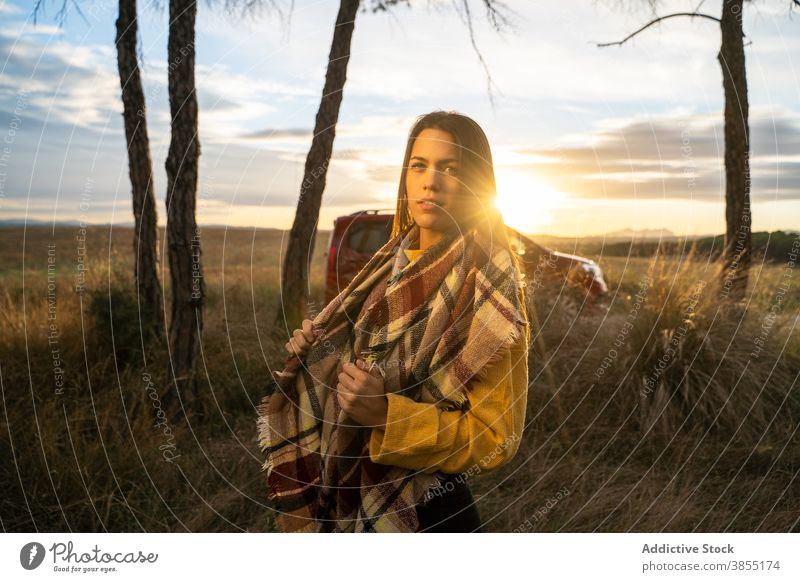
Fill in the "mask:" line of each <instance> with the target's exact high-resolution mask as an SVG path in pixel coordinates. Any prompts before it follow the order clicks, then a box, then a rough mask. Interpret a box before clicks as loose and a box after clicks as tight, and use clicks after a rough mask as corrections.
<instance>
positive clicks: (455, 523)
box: [417, 475, 483, 533]
mask: <svg viewBox="0 0 800 582" xmlns="http://www.w3.org/2000/svg"><path fill="white" fill-rule="evenodd" d="M417 518H418V519H419V532H420V533H469V532H482V531H483V526H482V523H481V517H480V514H479V513H478V507H477V506H476V505H475V499H474V498H473V497H472V492H471V491H470V489H469V485H468V484H467V482H466V479H465V478H464V477H463V475H450V476H448V478H447V479H446V480H445V481H444V482H443V483H442V484H441V485H440V486H439V487H438V488H437V489H434V490H432V491H431V494H430V495H429V497H428V499H427V500H426V501H425V502H424V503H421V504H419V505H417Z"/></svg>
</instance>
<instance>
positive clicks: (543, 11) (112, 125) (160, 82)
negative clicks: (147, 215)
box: [0, 0, 800, 236]
mask: <svg viewBox="0 0 800 582" xmlns="http://www.w3.org/2000/svg"><path fill="white" fill-rule="evenodd" d="M79 2H80V6H81V7H82V12H83V17H82V16H81V15H80V14H78V12H77V11H75V10H74V8H72V9H70V10H69V12H68V15H67V19H66V22H65V23H64V25H63V27H62V26H59V22H58V20H57V18H56V16H57V12H58V9H59V8H60V3H61V0H55V1H54V0H45V2H44V12H43V13H40V14H39V15H38V16H37V22H36V24H35V25H34V22H33V15H32V8H31V5H32V4H33V3H28V2H23V1H20V0H15V1H10V0H0V103H1V104H2V106H1V107H0V111H1V112H2V114H1V115H0V140H2V143H1V144H0V220H5V219H28V220H38V221H67V220H82V221H85V222H89V223H99V224H105V223H115V224H117V223H130V222H132V220H133V216H132V206H131V195H130V182H129V179H128V166H127V154H126V151H125V137H124V129H123V126H122V117H121V113H122V103H121V99H120V85H119V77H118V75H117V69H116V51H115V47H114V35H115V19H116V16H117V4H116V3H115V2H113V1H111V0H85V1H84V0H79ZM697 3H698V0H693V2H682V1H675V2H659V3H658V15H664V14H669V13H670V12H676V11H678V12H681V11H690V10H693V9H694V8H695V7H696V5H697ZM214 4H216V6H215V5H214ZM264 4H265V6H273V7H271V8H264V9H263V10H261V11H260V12H259V13H256V14H249V15H246V16H244V17H243V16H241V15H239V14H228V13H226V12H225V11H224V10H223V6H224V3H222V2H217V3H211V4H209V3H207V2H202V3H201V4H200V5H199V7H198V23H197V40H196V50H197V68H196V82H197V93H198V99H199V104H200V113H199V119H200V129H199V136H200V142H201V156H200V178H199V187H198V220H199V222H200V224H201V225H202V224H224V225H229V226H260V227H275V228H289V227H290V226H291V223H292V220H293V216H294V211H295V207H296V203H297V198H298V194H299V190H300V183H301V182H302V172H303V165H304V162H305V157H306V154H307V152H308V148H309V145H310V143H311V137H312V129H313V124H314V118H315V115H316V111H317V107H318V105H319V100H320V96H321V92H322V86H323V83H324V75H325V69H326V65H327V58H328V52H329V49H330V41H331V37H332V34H333V24H334V22H335V18H336V12H337V9H338V2H335V1H332V0H326V1H307V0H295V1H294V2H293V3H292V2H290V1H288V0H274V2H272V3H271V4H270V3H269V2H266V3H264ZM459 5H461V2H460V1H459V2H457V3H455V2H453V1H450V0H447V1H444V0H440V1H436V0H428V1H414V0H411V2H410V3H409V5H399V6H396V7H394V8H393V9H391V10H390V11H387V12H379V13H372V12H364V11H362V12H359V14H358V16H357V19H356V25H355V32H354V35H353V44H352V52H351V57H350V63H349V67H348V77H347V83H346V85H345V89H344V96H343V102H342V107H341V111H340V116H339V123H338V125H337V129H336V139H335V143H334V153H333V159H332V161H331V164H330V167H329V171H328V178H327V186H326V190H325V193H324V196H323V201H322V210H321V213H320V223H319V228H321V229H327V228H330V227H331V225H332V223H333V220H334V219H335V218H336V217H337V216H341V215H343V214H349V213H351V212H354V211H357V210H363V209H376V208H383V209H393V208H394V204H395V198H396V195H397V182H398V179H399V175H400V165H401V163H402V157H403V149H404V146H405V142H406V139H407V134H408V131H409V129H410V127H411V125H412V123H413V121H414V119H415V118H416V117H417V116H418V115H420V114H423V113H426V112H428V111H432V110H435V109H447V110H456V111H459V112H461V113H464V114H466V115H469V116H470V117H472V118H474V119H475V120H476V121H477V122H478V123H479V124H480V125H481V127H482V128H483V129H484V130H485V132H486V134H487V136H488V138H489V141H490V144H491V147H492V153H493V157H494V161H495V171H496V175H497V182H498V202H497V204H498V207H499V208H500V210H501V212H502V213H503V215H504V217H505V220H506V222H507V223H508V224H509V225H511V226H514V227H516V228H518V229H520V230H521V231H523V232H527V233H532V234H548V235H558V236H588V235H602V234H606V233H612V232H616V231H620V230H623V229H636V230H644V229H647V230H654V231H660V230H661V229H664V230H666V231H669V232H671V233H674V234H677V235H695V234H718V233H722V232H724V197H725V191H724V167H723V156H724V137H723V114H722V112H723V91H722V73H721V70H720V66H719V63H718V62H717V58H716V57H717V52H718V49H719V41H720V34H719V27H718V25H717V24H716V23H714V22H712V21H710V20H704V19H689V18H674V19H670V20H668V21H665V22H663V23H661V24H660V25H657V26H655V27H651V28H650V29H648V30H647V31H645V32H643V33H642V34H640V35H638V36H637V37H635V38H634V39H632V40H631V41H629V42H628V43H626V44H624V45H623V46H621V47H608V48H598V47H597V46H596V43H601V42H608V41H615V40H620V39H622V38H623V37H625V36H626V35H627V34H629V33H630V32H633V31H634V30H636V29H637V28H639V27H640V26H641V25H643V24H644V23H646V22H647V21H648V20H650V19H651V18H652V16H653V14H652V13H651V11H650V9H649V7H648V3H646V2H638V1H636V0H630V1H628V2H622V1H612V0H609V1H607V2H603V1H596V0H589V1H584V0H574V1H570V2H556V1H553V0H551V1H547V2H544V1H511V0H509V1H508V2H506V5H507V6H508V7H509V9H510V10H511V11H512V12H510V13H508V17H509V21H510V22H511V23H512V24H513V26H511V27H508V28H506V29H505V30H503V31H501V32H497V31H496V30H494V29H493V28H492V27H491V26H490V25H489V23H488V22H487V20H486V18H485V12H484V11H483V10H482V8H481V2H480V1H479V0H472V2H471V4H470V6H471V14H472V18H473V22H474V32H475V43H476V45H477V48H478V50H479V51H480V55H481V56H482V58H483V60H484V62H485V65H486V68H487V69H488V71H489V72H490V74H491V77H492V82H493V87H492V92H491V96H492V98H490V93H489V91H488V88H487V75H486V69H484V67H483V66H482V64H481V60H480V59H479V57H478V54H477V53H476V51H475V49H474V48H473V46H472V44H471V42H470V36H469V32H468V28H467V26H466V24H465V20H464V14H463V10H459V9H457V6H459ZM720 5H721V2H720V1H715V2H704V3H703V5H702V7H701V11H703V12H706V13H709V14H712V15H714V16H719V11H720ZM789 5H790V2H789V0H785V1H783V0H761V1H759V2H757V3H755V4H754V3H747V5H746V7H745V14H744V28H745V32H746V35H747V42H748V45H747V47H746V49H745V50H746V63H747V75H748V83H749V102H750V133H751V180H752V193H751V196H752V213H753V228H754V229H755V230H757V231H761V230H769V231H773V230H778V229H783V230H787V229H794V230H796V229H797V228H798V225H800V102H799V101H798V95H800V80H799V78H798V64H800V11H795V12H794V13H792V12H791V11H790V8H789ZM166 6H167V2H166V0H161V1H160V2H157V3H153V2H152V1H144V0H140V1H139V25H140V43H141V53H142V55H141V56H142V62H141V66H142V71H143V83H144V86H145V98H146V102H147V108H148V118H147V123H148V131H149V135H150V140H151V152H152V157H153V163H154V168H155V171H156V175H155V183H156V190H157V198H158V201H159V223H160V224H162V225H163V223H164V218H165V208H164V192H165V188H166V181H167V179H166V171H165V170H164V161H165V158H166V153H167V149H168V147H169V129H170V118H169V101H168V94H167V87H166V85H167V54H166V50H167V33H168V19H167V9H166Z"/></svg>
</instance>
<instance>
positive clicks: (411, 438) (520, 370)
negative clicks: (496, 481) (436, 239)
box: [369, 250, 528, 474]
mask: <svg viewBox="0 0 800 582" xmlns="http://www.w3.org/2000/svg"><path fill="white" fill-rule="evenodd" d="M421 252H422V251H419V250H406V254H407V255H408V257H409V259H410V260H412V261H413V260H415V259H416V258H417V257H418V256H419V254H420V253H421ZM523 300H524V298H523V297H522V295H521V294H520V301H523ZM473 382H474V384H472V385H471V386H470V390H469V396H468V397H469V402H470V407H469V410H467V411H466V412H463V411H459V410H454V411H443V410H440V409H439V408H437V407H436V405H435V404H431V403H424V402H415V401H414V400H411V399H410V398H408V397H407V396H403V395H400V394H394V393H387V395H386V396H387V398H388V400H389V410H388V413H387V418H386V427H385V428H373V429H372V434H371V437H370V443H369V454H370V458H371V460H372V461H373V462H374V463H381V464H384V465H395V466H398V467H403V468H406V469H412V470H417V471H422V472H424V473H433V472H435V471H442V472H443V473H461V472H465V471H468V472H470V474H475V473H483V472H487V471H492V470H494V469H497V468H498V467H500V466H501V465H503V464H504V463H506V462H507V461H509V460H511V459H512V458H513V457H514V455H515V454H516V452H517V449H518V448H519V445H520V442H521V440H522V431H523V428H524V426H525V407H526V403H527V399H528V338H527V337H526V336H525V334H521V336H520V338H519V339H518V340H517V341H516V342H515V343H514V344H512V345H511V348H510V349H506V350H505V353H504V354H503V356H502V358H501V359H500V360H498V361H495V362H493V363H492V364H491V365H490V366H489V367H488V368H487V369H486V375H485V378H484V379H482V380H481V381H480V382H477V381H473Z"/></svg>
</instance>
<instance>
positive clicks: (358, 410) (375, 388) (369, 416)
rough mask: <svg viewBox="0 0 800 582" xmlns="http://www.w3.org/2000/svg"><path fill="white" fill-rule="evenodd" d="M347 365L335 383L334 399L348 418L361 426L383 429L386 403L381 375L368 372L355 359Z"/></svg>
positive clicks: (363, 364)
mask: <svg viewBox="0 0 800 582" xmlns="http://www.w3.org/2000/svg"><path fill="white" fill-rule="evenodd" d="M356 363H357V365H354V364H351V363H350V362H346V363H345V364H343V365H342V373H341V374H339V383H338V384H336V398H337V400H338V401H339V406H341V407H342V409H343V410H344V411H345V412H346V413H347V415H348V416H349V417H350V418H352V419H353V420H355V421H356V422H357V423H358V424H360V425H362V426H372V427H384V426H386V414H387V411H388V409H389V400H388V399H387V398H386V391H385V390H384V387H383V378H382V377H381V375H380V372H378V371H377V370H375V369H373V370H372V371H367V370H369V364H367V363H366V362H364V361H363V360H357V362H356Z"/></svg>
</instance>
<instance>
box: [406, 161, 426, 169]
mask: <svg viewBox="0 0 800 582" xmlns="http://www.w3.org/2000/svg"><path fill="white" fill-rule="evenodd" d="M409 167H410V168H411V169H412V170H424V169H425V164H423V163H422V162H414V163H412V164H411V165H410V166H409Z"/></svg>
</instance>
